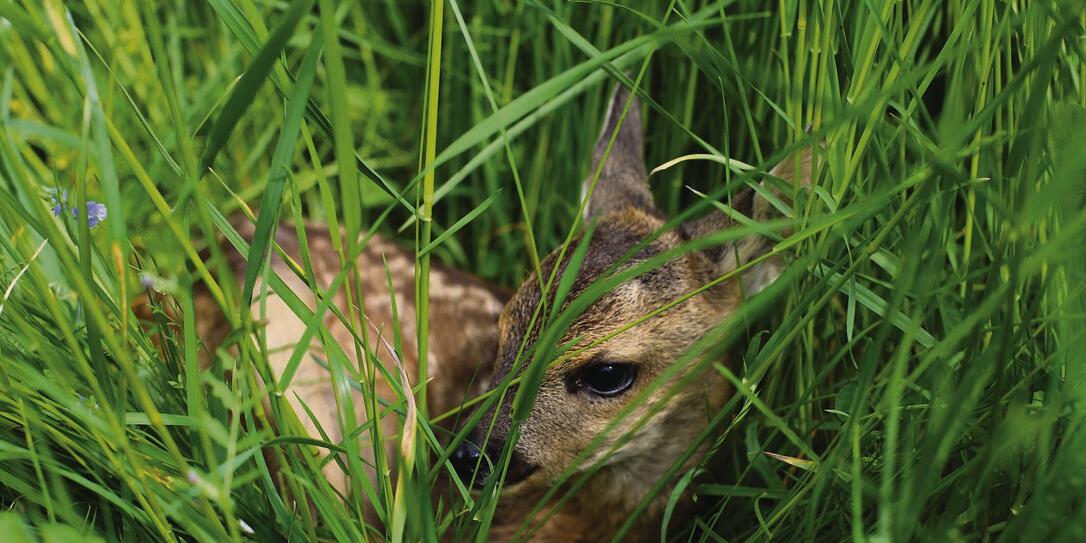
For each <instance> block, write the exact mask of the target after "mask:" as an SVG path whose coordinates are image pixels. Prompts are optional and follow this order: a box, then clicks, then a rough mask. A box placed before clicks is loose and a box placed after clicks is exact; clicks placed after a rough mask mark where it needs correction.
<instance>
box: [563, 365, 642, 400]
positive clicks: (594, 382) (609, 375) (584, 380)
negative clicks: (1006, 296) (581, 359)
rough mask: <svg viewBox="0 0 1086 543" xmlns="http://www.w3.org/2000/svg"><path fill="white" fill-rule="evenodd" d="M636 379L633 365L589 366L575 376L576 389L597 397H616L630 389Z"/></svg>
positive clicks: (635, 370)
mask: <svg viewBox="0 0 1086 543" xmlns="http://www.w3.org/2000/svg"><path fill="white" fill-rule="evenodd" d="M636 378H637V366H635V365H633V364H589V365H587V366H585V367H583V368H581V369H580V371H578V372H577V374H576V384H577V385H578V388H585V389H587V390H588V391H589V392H591V393H592V394H595V395H597V396H618V395H619V394H622V393H623V392H626V391H627V390H629V389H630V386H632V385H633V382H634V379H636Z"/></svg>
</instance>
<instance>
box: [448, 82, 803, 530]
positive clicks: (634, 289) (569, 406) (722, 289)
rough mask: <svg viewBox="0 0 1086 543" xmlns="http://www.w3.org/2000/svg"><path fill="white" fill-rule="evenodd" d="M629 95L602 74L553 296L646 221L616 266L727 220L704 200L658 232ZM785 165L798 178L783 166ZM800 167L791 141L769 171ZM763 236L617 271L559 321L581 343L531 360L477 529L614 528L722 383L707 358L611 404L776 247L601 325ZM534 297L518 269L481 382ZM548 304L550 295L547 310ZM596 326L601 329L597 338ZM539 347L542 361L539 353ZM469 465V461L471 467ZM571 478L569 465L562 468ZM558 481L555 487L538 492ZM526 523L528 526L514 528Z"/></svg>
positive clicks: (702, 325) (712, 313)
mask: <svg viewBox="0 0 1086 543" xmlns="http://www.w3.org/2000/svg"><path fill="white" fill-rule="evenodd" d="M630 99H631V98H630V95H629V93H628V91H627V90H626V89H625V88H624V87H622V86H619V87H617V88H616V90H615V92H614V93H613V94H612V98H611V101H610V104H609V106H608V114H607V118H606V120H605V122H604V127H603V131H602V134H601V135H600V137H599V140H598V141H597V143H596V145H595V149H594V152H593V169H592V172H595V171H596V169H597V168H599V167H600V161H601V160H603V159H604V158H605V157H604V155H605V150H606V148H607V146H608V143H609V141H610V139H611V138H612V133H613V132H614V131H615V130H616V129H617V134H616V135H615V139H614V143H613V144H612V148H611V150H610V154H609V155H608V156H607V157H606V160H605V162H604V164H603V165H602V169H601V170H600V173H599V177H598V181H597V182H596V186H595V188H594V190H592V191H591V193H590V195H589V200H588V202H587V203H586V208H585V215H586V216H585V219H586V221H595V224H596V226H595V229H594V232H593V234H592V236H591V238H590V242H589V245H588V246H587V252H586V253H585V256H584V258H583V261H582V263H581V265H580V268H579V269H578V270H577V271H576V276H575V279H574V280H573V282H572V287H571V289H570V291H569V293H568V296H567V297H566V298H565V300H566V301H567V302H568V301H569V300H573V299H574V298H575V297H576V296H577V295H578V294H579V293H581V292H583V291H584V290H585V289H586V288H587V287H588V286H589V285H590V284H591V283H592V282H593V281H595V280H597V279H599V278H601V276H603V275H604V272H605V271H607V270H608V268H610V267H611V266H612V265H613V264H615V263H616V262H617V261H618V260H619V258H620V257H621V256H622V255H624V254H625V253H627V252H628V251H630V250H631V249H632V248H634V247H635V245H637V244H638V243H639V242H640V241H641V240H643V239H645V238H646V237H647V236H649V235H650V234H654V233H658V234H659V237H657V238H656V239H654V240H653V241H651V243H649V244H648V245H647V246H645V247H644V248H643V249H642V250H640V252H639V253H637V254H636V255H635V256H634V257H633V258H632V259H630V260H629V261H627V262H626V263H625V264H623V265H622V266H620V267H619V268H618V269H619V270H622V269H627V268H628V267H630V266H633V265H635V264H636V263H638V262H641V261H644V260H645V259H648V258H651V257H653V256H655V255H659V254H660V253H662V252H664V251H667V250H669V249H672V248H675V247H677V246H678V245H680V244H682V243H684V242H685V241H688V240H691V239H694V238H699V237H702V236H706V235H709V234H712V233H714V232H717V231H719V230H722V229H725V228H728V227H729V226H732V225H733V223H732V221H731V220H730V219H729V218H728V217H726V216H725V215H724V214H722V213H719V212H716V211H713V213H712V215H710V216H708V217H705V218H703V219H699V220H694V221H691V222H688V223H686V224H683V225H681V226H680V227H677V228H673V229H670V230H667V231H662V233H661V227H662V226H664V224H665V220H666V219H665V217H664V216H663V215H662V214H661V213H660V211H659V210H657V209H656V207H655V205H654V202H653V198H652V194H651V193H650V191H649V185H648V176H647V174H646V170H645V165H644V158H643V155H642V135H641V133H642V128H641V120H640V119H641V118H640V112H639V107H638V101H637V99H636V98H633V99H632V103H631V105H630V106H629V109H628V113H627V114H626V117H625V121H624V122H622V123H621V124H620V117H621V115H622V112H623V109H624V107H625V106H626V102H627V100H630ZM797 165H798V167H799V171H800V175H799V176H798V177H799V179H796V177H797V176H796V175H795V170H796V167H797ZM810 172H811V155H810V153H809V152H805V153H803V155H802V156H801V157H800V158H799V159H798V160H796V159H789V160H785V161H783V162H782V163H781V164H780V165H778V166H777V167H776V168H774V170H773V171H772V172H770V173H771V174H772V175H774V176H776V177H778V178H781V179H784V180H788V181H792V182H799V183H802V184H807V183H809V179H810ZM591 182H592V174H591V173H590V175H589V178H588V179H587V180H586V181H585V185H586V192H587V190H588V187H589V186H590V185H591ZM733 208H735V209H736V210H738V211H740V212H743V213H745V214H747V215H748V216H753V217H754V219H755V220H760V219H766V218H769V217H770V212H769V209H770V206H769V203H768V202H767V201H765V199H763V198H762V197H760V196H758V195H757V194H756V193H755V191H753V190H751V189H749V188H748V189H745V190H744V191H743V192H741V193H739V194H737V195H736V196H735V197H733ZM771 248H772V242H770V240H769V239H767V238H764V237H762V236H757V235H752V236H748V237H746V238H744V239H740V240H738V241H736V242H733V243H730V244H727V245H725V246H716V247H711V248H709V249H704V250H700V251H693V252H688V253H685V254H682V255H681V256H678V257H677V258H674V259H673V260H670V261H668V262H667V263H666V264H664V265H662V266H660V267H657V268H655V269H653V270H651V271H649V272H646V273H644V274H642V275H640V276H638V277H636V278H633V279H630V280H628V281H626V282H623V283H621V284H619V285H618V286H617V287H616V288H614V289H612V290H610V291H609V292H608V293H606V294H604V295H603V296H602V297H601V298H599V299H598V300H596V301H595V302H594V303H593V304H592V305H590V306H589V307H588V309H587V310H585V311H584V312H583V313H581V314H580V315H579V316H577V317H576V318H575V319H574V320H572V323H571V324H570V325H569V326H568V328H567V329H566V330H565V331H564V332H563V335H562V343H563V344H565V343H566V342H569V341H571V340H574V339H575V338H576V340H577V345H578V346H585V345H587V346H588V347H587V348H584V349H582V350H581V351H579V352H575V353H574V354H573V355H572V356H567V357H566V358H564V359H563V358H559V360H558V361H557V363H551V364H550V365H549V366H547V367H546V369H545V370H544V372H543V376H542V381H541V385H540V387H539V392H538V395H537V397H536V399H535V403H534V405H533V406H532V408H531V410H530V413H529V414H528V415H527V416H526V418H524V419H523V421H522V423H521V424H520V426H519V439H517V441H516V442H515V444H513V445H512V452H511V456H510V460H509V463H508V466H507V468H506V470H505V479H504V488H503V491H502V496H501V499H500V500H499V502H498V505H497V511H496V517H495V518H494V520H493V529H492V531H491V533H490V536H491V537H492V538H493V539H494V540H508V539H510V538H512V537H514V536H516V538H517V539H518V540H524V539H529V540H533V541H609V540H610V539H611V538H612V537H613V536H614V535H615V534H616V532H617V531H618V530H619V529H620V527H621V526H622V524H623V523H624V522H626V521H627V519H628V518H629V517H630V516H631V514H633V513H634V511H635V508H636V507H637V506H638V504H639V503H640V502H641V500H642V499H643V498H644V497H645V496H646V495H647V494H648V493H649V490H650V488H652V487H653V485H655V484H656V483H657V482H658V481H659V480H660V479H661V477H662V476H663V475H664V472H665V470H667V469H668V468H669V467H670V466H671V465H672V463H673V462H675V461H677V460H678V459H679V458H680V455H682V454H683V453H684V451H686V450H687V449H688V448H690V447H691V446H692V445H693V444H694V443H695V438H696V436H697V435H698V434H699V433H700V432H701V431H702V430H704V429H705V428H706V425H707V423H708V421H709V419H710V418H711V417H712V415H713V414H714V412H715V411H717V410H718V409H719V408H720V407H721V406H722V405H723V404H724V402H725V401H726V400H727V399H728V398H730V396H731V390H730V386H729V384H728V382H727V381H726V380H725V378H724V377H722V376H721V375H720V374H719V373H718V372H717V371H713V370H708V371H704V372H703V375H701V376H700V378H699V379H698V380H697V381H694V382H693V383H692V384H690V385H687V386H685V387H682V388H679V389H677V390H668V387H666V386H659V387H656V389H655V390H651V391H650V393H649V394H648V397H647V401H643V402H641V403H640V404H638V405H635V406H630V407H632V411H631V412H630V413H629V416H627V417H624V418H623V419H622V420H620V421H618V422H617V423H616V422H615V419H616V417H617V416H618V414H619V412H620V411H622V410H623V409H624V408H627V407H628V404H630V402H631V400H632V399H633V398H634V397H635V396H637V394H638V393H639V392H640V391H642V390H643V389H644V388H645V387H646V386H648V385H649V383H651V382H652V381H653V380H654V378H656V377H658V376H660V375H661V374H663V373H664V372H665V371H666V370H668V369H669V368H671V366H672V365H673V364H674V363H675V361H676V360H678V359H680V357H681V356H682V355H683V354H684V353H686V352H687V351H688V350H689V349H690V348H691V346H692V345H693V344H694V343H695V342H696V341H697V340H698V339H700V338H701V337H702V336H703V335H705V334H706V333H707V332H708V331H709V330H710V329H712V328H714V327H716V326H719V325H721V323H723V322H724V321H726V320H727V319H728V318H729V316H730V315H732V314H733V313H734V312H735V311H736V309H737V308H738V306H739V304H741V303H742V302H743V299H744V297H745V296H750V295H751V294H754V293H756V292H758V291H760V290H762V289H763V288H764V287H765V286H767V285H768V284H770V283H771V282H772V281H773V280H774V279H776V278H777V276H778V275H779V274H780V272H781V269H782V263H781V261H780V258H779V257H778V256H772V257H767V258H763V259H760V260H758V261H757V262H756V263H752V265H751V266H750V267H749V268H747V269H745V270H743V273H742V274H741V279H738V280H732V279H729V280H727V281H723V282H721V283H719V284H718V285H716V286H713V287H712V288H709V289H707V290H705V291H704V292H702V293H700V294H698V295H696V296H693V297H691V298H689V299H687V300H686V301H683V302H682V303H679V304H677V305H675V306H674V307H672V308H670V309H668V310H667V311H666V312H663V313H661V314H658V315H656V316H654V317H652V318H650V319H648V320H645V321H644V322H641V323H640V324H638V325H636V326H635V327H634V328H632V329H630V330H626V331H624V332H622V333H619V334H618V335H615V336H614V337H611V338H605V336H607V335H608V334H609V333H611V332H613V331H614V330H616V329H617V328H619V327H620V326H623V325H624V324H626V323H630V322H632V321H634V320H635V319H638V318H639V317H642V316H644V315H647V314H649V313H650V312H652V311H653V310H655V309H657V308H660V307H662V306H664V305H665V304H668V303H669V302H672V301H674V300H676V299H678V298H680V297H681V296H683V295H684V294H687V293H689V292H691V291H693V290H695V289H697V288H699V287H701V286H703V285H706V284H707V283H709V282H710V281H712V280H713V279H715V278H718V277H721V276H722V275H724V274H727V273H729V272H732V271H735V270H736V268H737V266H738V264H742V263H748V262H751V261H752V260H753V259H756V258H757V257H759V256H763V255H767V253H768V252H769V251H770V249H771ZM571 250H572V249H571ZM767 256H768V255H767ZM557 257H558V255H557V252H556V253H552V254H551V255H550V256H548V257H547V258H546V259H545V260H544V261H543V262H542V265H541V271H542V274H543V276H544V277H545V278H546V277H549V276H550V275H551V273H552V272H553V271H554V266H555V262H556V259H557ZM569 260H570V259H569V258H568V256H567V258H566V259H565V261H563V262H561V263H559V269H558V271H557V274H556V275H555V277H562V276H563V274H564V273H565V267H566V266H567V264H568V261H569ZM554 283H558V281H557V280H555V281H554ZM554 296H555V294H554V289H553V288H552V289H550V292H549V293H548V294H547V297H546V300H547V305H548V306H551V305H553V303H554ZM541 298H543V296H542V295H541V289H540V281H539V278H537V277H536V276H535V274H532V275H531V276H529V277H528V279H527V280H525V282H524V283H523V285H522V286H521V287H520V289H519V290H517V292H516V293H515V294H514V295H513V297H512V299H511V300H510V301H509V303H508V305H507V306H506V307H505V309H504V310H503V312H502V314H501V318H500V321H499V332H500V335H499V340H498V345H499V346H498V355H497V359H496V360H495V364H494V374H493V376H492V378H491V388H492V389H493V388H496V387H498V386H499V385H500V384H501V383H502V382H503V381H504V380H508V378H510V377H514V376H516V375H522V374H523V372H524V371H525V367H527V366H528V363H527V360H528V358H527V357H525V361H524V362H522V363H519V364H517V363H515V361H516V359H517V358H518V352H520V351H521V349H522V347H523V352H530V350H531V347H532V345H533V344H534V343H535V342H536V341H537V340H539V334H540V328H541V327H540V325H539V323H538V322H536V323H535V324H534V325H533V324H532V321H533V314H534V312H535V310H536V307H537V306H538V305H539V304H540V302H541ZM559 309H560V308H551V310H552V311H558V310H559ZM538 321H540V322H541V321H542V319H538ZM601 339H603V340H604V341H602V342H599V340H601ZM596 343H599V344H598V345H596ZM543 361H544V362H550V360H549V359H546V358H545V359H544V360H543ZM676 379H677V378H676ZM676 379H672V382H675V381H676ZM516 389H517V385H515V384H514V385H512V386H511V388H510V389H509V391H508V394H507V396H506V398H507V399H506V401H505V402H502V403H500V404H499V403H495V404H492V405H493V407H490V408H489V410H488V411H487V412H486V413H485V414H484V416H483V418H482V419H481V422H480V423H479V424H478V425H477V426H476V427H475V428H474V429H472V430H471V432H470V434H469V435H468V438H467V440H465V441H464V442H463V444H461V445H460V446H459V448H458V449H457V450H456V452H455V453H454V455H453V461H454V464H455V467H456V468H457V471H458V472H459V473H461V478H462V479H463V480H464V481H465V482H467V481H468V480H472V479H473V480H474V482H475V485H476V487H481V486H482V484H483V483H484V482H485V481H486V479H487V478H488V475H489V471H490V466H492V465H493V464H494V463H496V462H497V459H498V458H499V457H500V456H501V453H502V450H503V447H504V446H505V441H506V440H507V439H508V438H509V436H510V434H511V432H512V431H513V426H514V424H513V417H512V401H511V399H512V398H513V397H515V392H516ZM646 417H647V418H646ZM643 418H646V419H645V420H647V422H646V423H644V424H641V425H638V424H637V421H639V420H642V419H643ZM612 424H614V425H616V427H615V428H614V429H612V430H611V431H608V432H606V433H605V434H604V435H603V436H602V443H597V444H596V446H595V448H589V447H590V443H591V442H592V441H593V440H594V439H596V438H597V437H599V436H600V435H601V432H604V431H605V429H606V428H607V427H608V425H612ZM624 436H625V438H624ZM586 448H588V450H590V451H591V454H589V455H588V457H587V459H586V460H584V461H583V462H581V463H579V464H578V465H573V463H574V459H575V458H576V457H577V456H578V454H580V453H582V451H585V450H586ZM703 449H704V448H703ZM703 454H704V450H701V451H700V452H699V453H698V454H695V455H693V457H691V458H690V460H689V461H688V463H687V465H690V464H693V463H695V462H696V461H698V460H699V459H700V458H701V455H703ZM484 456H486V457H489V458H483V457H484ZM594 463H598V464H600V465H601V467H599V469H598V471H596V472H595V473H594V474H590V475H589V476H588V478H587V481H586V482H585V483H584V486H583V487H581V488H580V489H579V490H577V491H576V492H575V493H574V494H573V495H572V497H571V498H570V499H569V500H568V501H567V502H566V503H565V504H563V505H553V506H552V505H551V504H548V506H547V507H545V508H543V509H541V510H540V512H539V513H538V514H535V515H534V517H533V515H532V511H533V509H534V508H535V507H536V506H537V504H539V503H540V500H541V499H544V498H545V493H547V491H548V490H550V489H551V488H552V487H553V486H554V485H555V484H557V483H559V482H560V480H559V478H560V477H561V476H562V475H563V473H567V472H570V473H572V474H573V475H574V476H576V475H578V474H579V473H580V472H582V471H584V470H586V469H587V468H588V467H589V466H592V465H593V464H594ZM476 469H478V470H479V472H478V473H474V474H473V472H475V470H476ZM575 479H576V477H572V478H568V479H567V481H573V480H575ZM561 495H562V493H561V492H559V493H557V494H555V496H554V497H552V498H551V500H553V499H555V498H556V497H557V496H561ZM668 495H669V492H668V491H664V492H662V493H660V494H658V497H657V498H655V499H654V501H652V502H651V503H650V505H649V506H648V508H647V509H646V510H645V511H644V513H643V514H641V515H640V517H639V519H638V520H637V521H636V525H635V528H634V530H632V531H630V532H629V535H628V536H627V538H628V539H631V540H632V539H639V538H642V537H643V538H645V539H658V538H659V537H660V535H659V534H660V531H659V530H660V523H661V520H662V519H661V516H662V513H663V511H664V508H665V505H666V500H667V498H668ZM552 509H553V510H552ZM526 526H530V527H532V528H531V529H528V530H526V531H518V530H524V527H526Z"/></svg>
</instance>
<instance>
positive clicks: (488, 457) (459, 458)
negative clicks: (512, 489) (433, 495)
mask: <svg viewBox="0 0 1086 543" xmlns="http://www.w3.org/2000/svg"><path fill="white" fill-rule="evenodd" d="M473 441H475V440H474V439H471V438H469V439H468V440H465V441H464V442H463V443H461V444H460V446H459V447H457V448H456V450H455V451H454V452H453V454H452V456H451V457H449V461H450V462H452V465H453V469H455V470H456V475H457V476H459V477H460V480H461V481H463V482H464V484H470V485H471V487H472V488H474V489H476V490H480V489H482V488H483V487H484V486H485V485H486V483H487V482H489V481H488V480H489V479H490V475H491V472H492V471H493V468H494V467H495V465H496V464H497V463H498V461H499V460H500V459H501V454H502V449H503V448H505V444H504V443H496V442H495V440H493V439H491V440H490V442H489V443H487V447H486V452H485V453H484V452H483V451H482V450H481V449H480V448H479V447H478V446H477V445H475V443H473ZM479 441H482V440H479ZM537 468H538V466H535V465H532V464H529V463H527V462H525V461H524V460H523V459H522V458H521V456H520V454H518V453H517V451H516V450H515V449H514V450H513V454H512V456H511V457H510V458H509V467H508V468H507V469H506V471H505V485H506V486H508V485H512V484H516V483H519V482H520V481H523V480H524V479H526V478H527V477H528V476H529V475H531V474H532V473H534V472H535V470H536V469H537Z"/></svg>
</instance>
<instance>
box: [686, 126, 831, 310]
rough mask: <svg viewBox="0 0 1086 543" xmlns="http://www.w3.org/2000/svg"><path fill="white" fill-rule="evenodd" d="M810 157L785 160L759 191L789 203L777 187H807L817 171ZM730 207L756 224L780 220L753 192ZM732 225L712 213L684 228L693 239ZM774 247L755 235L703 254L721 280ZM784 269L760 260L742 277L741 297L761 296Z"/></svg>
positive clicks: (807, 150)
mask: <svg viewBox="0 0 1086 543" xmlns="http://www.w3.org/2000/svg"><path fill="white" fill-rule="evenodd" d="M812 157H813V155H812V149H811V147H805V148H804V149H803V151H802V152H801V153H800V154H799V155H798V156H791V157H788V158H785V159H784V160H782V161H781V162H780V163H779V164H777V165H776V166H775V167H773V169H772V170H770V172H769V175H770V176H771V177H772V178H775V179H766V180H763V181H762V182H761V183H760V186H761V190H764V191H765V192H768V193H769V194H772V195H773V196H774V197H775V198H777V199H778V200H782V201H784V202H785V203H790V202H792V201H793V199H792V198H788V197H786V194H787V191H782V190H780V188H778V187H806V186H809V185H810V184H811V177H812V174H813V173H814V172H815V171H816V170H814V169H813V166H814V164H813V158H812ZM782 181H783V183H782ZM731 204H732V208H733V209H735V210H736V211H738V212H740V213H742V214H743V215H746V216H748V217H751V218H753V219H754V221H755V222H763V221H769V220H773V219H776V218H781V214H780V212H779V211H778V210H777V208H776V207H774V206H773V204H771V203H770V201H769V200H768V199H767V198H765V197H764V196H762V194H760V193H759V192H757V191H755V190H754V189H752V188H748V189H745V190H743V191H741V192H740V193H739V194H737V195H735V196H734V197H733V198H732V202H731ZM735 225H736V223H735V221H733V220H732V219H731V218H729V217H728V216H727V215H725V214H723V213H721V212H720V211H716V210H714V211H713V212H712V213H711V214H710V215H708V216H707V217H704V218H702V219H699V220H696V221H693V222H691V223H687V224H685V225H683V228H684V230H685V232H686V234H687V236H688V237H692V238H693V237H700V236H704V235H707V234H710V233H712V232H715V231H718V230H722V229H725V228H729V227H732V226H735ZM781 234H782V235H784V236H787V235H789V234H790V232H789V231H783V232H781ZM774 243H775V242H774V241H773V240H772V239H770V238H768V237H765V236H762V235H757V234H754V235H750V236H747V237H745V238H743V239H740V240H736V241H735V242H733V243H730V244H728V245H725V246H722V247H716V248H713V249H712V250H710V251H707V253H706V254H707V255H708V256H709V257H710V258H711V259H712V260H713V261H714V262H715V263H716V268H717V269H716V275H717V276H720V275H723V274H725V273H728V272H730V271H732V270H735V269H736V268H738V267H740V266H742V265H744V264H746V263H748V262H750V261H752V260H755V259H757V258H759V257H761V256H763V255H765V254H766V253H768V252H769V251H770V250H771V249H772V248H773V245H774ZM783 269H784V261H783V260H782V259H781V258H780V257H779V256H774V257H771V258H768V259H765V260H762V261H761V262H759V263H757V264H754V265H753V266H751V267H749V268H747V269H746V270H744V271H743V273H742V275H741V277H742V282H743V291H744V294H745V295H747V296H751V295H753V294H757V293H758V292H761V290H762V289H764V288H765V287H767V286H769V285H770V284H772V283H773V281H775V280H776V279H777V277H778V276H780V274H781V271H782V270H783Z"/></svg>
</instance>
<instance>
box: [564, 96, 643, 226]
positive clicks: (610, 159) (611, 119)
mask: <svg viewBox="0 0 1086 543" xmlns="http://www.w3.org/2000/svg"><path fill="white" fill-rule="evenodd" d="M627 101H630V107H629V111H627V112H626V117H625V118H623V117H622V112H623V111H624V110H626V102H627ZM640 106H641V104H640V102H639V101H638V99H637V97H636V96H634V97H633V98H632V100H631V97H630V91H629V90H627V89H626V87H623V86H622V85H616V86H615V90H614V91H613V92H612V93H611V99H610V100H609V101H608V104H607V116H606V117H605V118H604V120H603V130H602V131H601V132H600V136H599V139H598V140H597V141H596V145H595V147H594V148H593V149H592V169H591V170H590V171H589V172H588V177H587V178H586V179H585V180H584V183H583V185H582V189H581V191H582V192H581V194H582V197H583V196H584V195H586V194H588V193H589V189H592V180H593V178H594V177H595V175H596V170H597V169H599V170H600V175H599V180H598V181H597V182H596V187H595V188H594V189H592V192H591V194H590V195H589V200H588V205H586V206H585V218H586V219H589V218H592V217H600V216H603V215H606V214H607V213H610V212H612V211H619V210H621V209H625V208H628V207H634V208H638V209H643V210H646V211H655V209H656V206H655V205H654V204H653V201H652V192H650V191H649V184H648V174H647V173H646V172H645V157H644V154H643V150H642V141H641V107H640ZM616 127H617V129H618V134H617V135H615V129H616ZM612 135H615V142H614V144H613V145H611V152H610V153H608V154H607V157H606V160H604V156H603V155H604V152H605V151H606V150H607V145H608V143H610V141H611V136H612ZM601 161H603V168H602V169H600V162H601Z"/></svg>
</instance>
